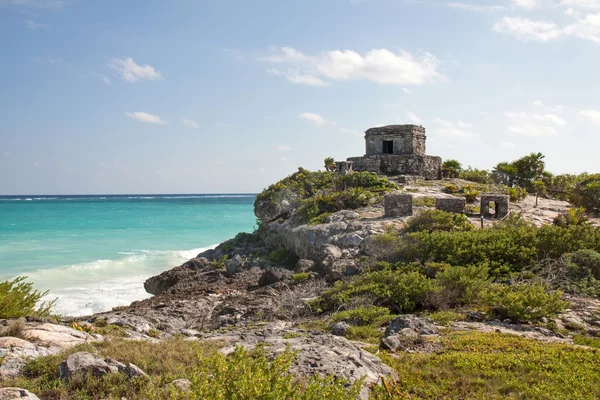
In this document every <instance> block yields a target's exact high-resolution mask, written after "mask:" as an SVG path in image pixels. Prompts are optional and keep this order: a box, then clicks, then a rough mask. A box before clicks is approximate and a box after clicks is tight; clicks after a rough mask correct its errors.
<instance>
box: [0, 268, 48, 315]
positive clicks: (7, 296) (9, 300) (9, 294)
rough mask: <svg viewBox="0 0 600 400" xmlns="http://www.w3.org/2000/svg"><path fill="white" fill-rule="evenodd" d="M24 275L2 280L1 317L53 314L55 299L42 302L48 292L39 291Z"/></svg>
mask: <svg viewBox="0 0 600 400" xmlns="http://www.w3.org/2000/svg"><path fill="white" fill-rule="evenodd" d="M25 279H27V278H26V277H24V276H21V277H18V278H15V279H14V280H12V281H4V282H0V318H20V317H38V318H45V317H49V316H50V314H51V310H52V306H53V305H54V302H55V301H51V302H40V300H41V299H42V298H43V297H45V296H46V295H47V294H48V292H39V291H37V290H35V289H34V288H33V283H30V282H25Z"/></svg>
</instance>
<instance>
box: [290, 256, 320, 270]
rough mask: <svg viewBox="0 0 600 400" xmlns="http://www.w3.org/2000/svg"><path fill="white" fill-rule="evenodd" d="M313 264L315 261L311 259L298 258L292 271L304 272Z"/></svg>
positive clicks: (312, 266)
mask: <svg viewBox="0 0 600 400" xmlns="http://www.w3.org/2000/svg"><path fill="white" fill-rule="evenodd" d="M314 266H315V262H314V261H313V260H305V259H302V260H298V262H297V263H296V268H295V269H294V271H296V272H306V271H309V270H311V269H312V268H314Z"/></svg>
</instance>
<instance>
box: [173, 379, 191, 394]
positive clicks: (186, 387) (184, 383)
mask: <svg viewBox="0 0 600 400" xmlns="http://www.w3.org/2000/svg"><path fill="white" fill-rule="evenodd" d="M171 385H173V386H174V387H175V389H178V390H179V391H181V392H184V393H187V392H189V391H190V390H191V389H192V382H190V381H189V380H188V379H175V380H174V381H173V382H171Z"/></svg>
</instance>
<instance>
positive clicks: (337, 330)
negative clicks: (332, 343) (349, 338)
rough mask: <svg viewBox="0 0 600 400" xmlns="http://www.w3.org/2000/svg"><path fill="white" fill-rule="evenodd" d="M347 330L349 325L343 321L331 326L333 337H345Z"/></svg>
mask: <svg viewBox="0 0 600 400" xmlns="http://www.w3.org/2000/svg"><path fill="white" fill-rule="evenodd" d="M349 329H350V325H348V324H347V323H345V322H343V321H340V322H336V323H335V324H333V326H332V327H331V333H333V334H334V335H335V336H346V333H347V332H348V330H349Z"/></svg>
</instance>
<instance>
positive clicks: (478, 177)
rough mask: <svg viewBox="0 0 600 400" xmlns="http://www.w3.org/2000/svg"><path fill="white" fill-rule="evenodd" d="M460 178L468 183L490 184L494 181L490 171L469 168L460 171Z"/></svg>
mask: <svg viewBox="0 0 600 400" xmlns="http://www.w3.org/2000/svg"><path fill="white" fill-rule="evenodd" d="M459 176H460V178H461V179H464V180H466V181H471V182H476V183H483V184H488V183H490V182H491V181H492V179H491V177H490V173H489V171H486V170H480V169H476V168H471V167H469V168H468V169H463V170H462V171H460V175H459Z"/></svg>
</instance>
